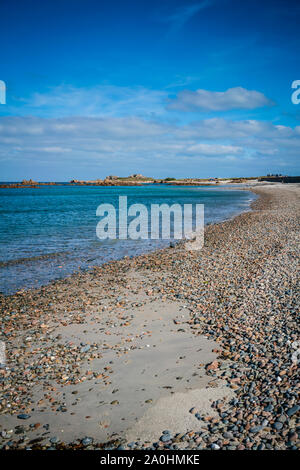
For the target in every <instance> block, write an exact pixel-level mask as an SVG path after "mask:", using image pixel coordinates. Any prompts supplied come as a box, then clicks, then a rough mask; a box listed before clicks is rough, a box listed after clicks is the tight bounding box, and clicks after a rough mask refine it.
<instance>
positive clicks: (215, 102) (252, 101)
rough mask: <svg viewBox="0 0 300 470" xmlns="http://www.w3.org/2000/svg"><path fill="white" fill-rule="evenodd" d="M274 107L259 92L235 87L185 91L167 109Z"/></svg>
mask: <svg viewBox="0 0 300 470" xmlns="http://www.w3.org/2000/svg"><path fill="white" fill-rule="evenodd" d="M273 105H274V102H273V101H272V100H270V99H269V98H267V97H266V96H265V95H263V93H261V92H259V91H256V90H246V89H245V88H243V87H235V88H229V89H228V90H226V91H209V90H196V91H191V90H183V91H180V92H179V93H178V95H177V97H176V98H174V99H172V100H170V101H169V104H168V106H167V107H168V109H174V110H177V111H203V110H208V111H227V110H231V109H255V108H260V107H262V106H273Z"/></svg>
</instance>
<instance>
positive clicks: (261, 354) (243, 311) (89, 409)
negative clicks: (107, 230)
mask: <svg viewBox="0 0 300 470" xmlns="http://www.w3.org/2000/svg"><path fill="white" fill-rule="evenodd" d="M246 188H247V189H249V188H250V189H252V191H254V192H255V193H256V194H258V195H259V196H260V197H259V198H258V199H257V200H256V201H255V202H254V203H253V204H252V211H250V212H246V213H243V214H241V215H239V216H237V217H235V218H234V219H232V220H228V221H226V222H223V223H220V224H214V225H209V226H207V227H206V229H205V246H204V248H203V249H202V250H200V251H187V250H186V249H185V246H184V242H181V243H179V244H178V245H176V246H175V247H173V248H171V247H170V248H167V249H163V250H160V251H156V252H154V253H150V254H146V255H142V256H138V257H136V258H131V259H129V258H124V259H123V260H120V261H115V262H110V263H107V264H105V265H103V266H101V267H96V268H94V269H93V270H92V271H90V272H82V273H80V274H74V275H72V276H70V277H68V278H66V279H63V280H59V281H55V282H52V283H51V284H49V285H47V286H45V287H43V288H40V289H37V290H30V291H24V292H23V291H22V292H19V293H16V294H15V295H12V296H6V297H5V296H1V298H0V301H1V331H0V333H1V334H0V340H1V341H3V342H4V343H5V346H6V364H5V365H2V366H1V368H0V380H1V388H2V393H1V401H0V448H2V449H65V448H72V449H82V448H84V449H94V448H105V449H112V448H120V449H129V448H131V449H144V448H146V449H155V448H162V449H163V448H166V449H186V448H187V449H216V450H217V449H229V450H234V449H238V450H243V449H287V448H288V449H300V439H299V436H300V406H299V364H298V359H300V342H299V341H300V335H299V317H297V316H299V217H300V184H269V185H268V184H265V185H264V184H260V185H251V184H247V185H246V186H245V189H246ZM297 341H298V344H297ZM297 351H298V352H299V354H298V352H297Z"/></svg>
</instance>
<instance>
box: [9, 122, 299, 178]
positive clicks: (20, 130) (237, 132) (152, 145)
mask: <svg viewBox="0 0 300 470" xmlns="http://www.w3.org/2000/svg"><path fill="white" fill-rule="evenodd" d="M299 153H300V135H299V129H298V128H296V129H292V128H289V127H285V126H277V125H273V124H272V123H266V122H261V121H254V120H249V121H230V120H226V119H220V118H218V119H216V118H214V119H206V120H202V121H198V122H197V123H193V124H189V125H185V126H179V125H176V124H163V123H159V122H156V121H150V120H145V119H141V118H137V117H132V118H128V117H126V118H125V117H124V118H116V117H106V118H102V117H101V118H96V117H95V118H87V117H74V118H73V117H67V118H62V119H52V118H48V119H45V118H38V117H23V118H20V117H3V118H0V159H1V160H2V161H8V160H10V161H11V162H13V163H14V164H19V163H20V162H22V161H23V162H24V161H28V162H30V161H31V162H32V163H31V165H32V167H33V168H34V167H35V166H36V165H38V164H42V163H43V162H49V161H50V162H51V161H52V162H56V163H57V164H64V165H65V167H68V166H69V165H71V166H70V171H71V168H73V167H75V168H76V167H77V166H78V165H82V164H83V163H84V164H85V165H88V166H89V167H90V168H93V167H94V166H95V165H96V167H97V168H98V169H99V167H101V168H103V172H104V174H106V173H108V172H107V167H108V166H109V165H112V164H115V165H116V166H117V168H118V167H119V165H121V164H122V163H123V164H124V165H125V166H124V167H126V168H131V169H132V170H133V171H134V170H136V171H138V169H140V168H141V167H143V165H145V166H147V167H149V168H150V171H151V168H152V170H156V171H159V168H160V166H166V165H167V166H168V168H169V167H170V168H173V167H174V168H176V165H177V164H179V165H180V164H182V165H183V166H184V165H186V162H187V161H188V160H192V161H193V162H194V163H193V165H195V161H199V162H200V161H203V159H207V160H208V161H214V162H215V165H217V167H218V166H220V165H223V164H225V163H226V162H227V163H228V164H230V162H232V165H233V164H235V165H236V164H238V165H239V167H240V165H242V164H243V162H245V161H246V160H249V159H251V161H252V162H253V164H254V165H259V164H260V162H262V161H266V165H268V168H270V169H272V168H273V165H274V164H275V162H276V161H282V160H283V161H286V164H287V165H294V164H295V162H296V163H297V161H298V159H299ZM275 159H276V160H275ZM73 171H74V173H73ZM98 171H99V170H98ZM148 171H149V170H148ZM70 176H74V177H80V176H81V175H80V174H77V173H76V172H75V170H72V174H71V175H70ZM92 176H95V177H97V176H99V177H100V175H99V173H97V172H96V173H95V171H94V169H93V170H92Z"/></svg>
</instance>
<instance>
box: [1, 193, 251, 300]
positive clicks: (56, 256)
mask: <svg viewBox="0 0 300 470" xmlns="http://www.w3.org/2000/svg"><path fill="white" fill-rule="evenodd" d="M218 189H220V190H221V191H226V190H227V191H232V190H234V191H239V190H240V191H248V192H249V197H251V196H250V193H251V194H252V195H253V194H254V193H253V191H251V188H248V187H245V186H242V187H233V188H232V187H225V188H218ZM252 202H253V200H251V199H249V201H248V204H247V207H245V208H242V207H240V208H239V209H237V208H235V209H234V212H233V209H232V210H231V211H230V209H229V208H227V211H228V212H229V214H227V213H226V214H224V215H223V218H222V219H221V220H216V221H215V222H208V223H207V224H205V226H208V225H214V224H220V223H223V222H226V221H227V220H232V219H234V218H235V217H237V216H238V215H240V214H242V213H245V212H248V211H250V210H251V204H252ZM229 207H231V206H229ZM233 207H234V204H233ZM230 212H232V213H231V214H230ZM119 241H120V240H117V242H119ZM147 241H148V242H151V239H148V240H147ZM186 241H187V240H186V239H182V240H178V241H173V240H170V243H171V244H174V243H175V244H177V243H185V242H186ZM158 242H160V244H161V245H162V243H164V242H166V243H164V245H165V246H159V245H158V244H157V245H158V246H153V247H151V248H150V247H149V246H148V245H144V246H142V247H137V249H136V253H133V254H129V255H128V254H125V253H126V251H125V253H124V248H123V253H124V254H123V253H122V252H120V249H119V254H117V255H116V256H115V257H114V254H110V255H108V258H107V257H106V260H105V261H103V260H101V257H98V260H97V262H98V264H94V265H93V264H92V263H90V265H89V266H87V264H89V263H88V261H87V260H85V259H83V258H81V260H80V262H79V263H80V264H77V265H76V267H75V266H74V265H75V264H76V261H75V257H74V255H73V254H72V251H71V250H69V251H67V252H62V251H59V252H52V253H45V254H39V255H35V256H32V257H28V258H17V259H10V260H7V261H1V262H0V270H1V269H6V268H12V267H15V268H16V269H19V268H21V266H26V265H28V268H29V269H30V263H35V262H39V261H42V262H44V261H45V262H48V261H49V262H51V260H53V263H54V264H53V267H52V266H50V265H49V266H48V267H47V266H46V268H43V266H40V267H39V266H38V265H35V264H32V269H33V270H34V272H35V276H34V278H31V279H24V283H23V284H22V285H21V286H20V282H19V280H18V282H17V283H16V284H15V286H14V287H12V286H10V287H7V288H6V289H5V286H3V288H2V291H0V294H2V295H4V296H11V295H14V294H15V293H17V292H23V291H28V290H39V289H41V288H43V287H46V286H47V285H49V284H51V283H52V282H55V281H58V280H63V279H65V278H67V277H71V276H73V275H77V274H78V272H80V270H83V271H84V272H87V271H92V270H93V269H94V268H95V267H99V266H101V265H104V264H107V263H111V262H115V261H120V260H122V259H123V258H124V257H125V258H126V256H130V257H137V256H140V255H142V256H143V254H148V253H156V252H158V251H160V250H164V249H165V248H167V247H168V246H169V243H167V241H166V240H164V241H163V240H158ZM154 243H155V241H154ZM106 248H107V247H106ZM104 250H105V247H104ZM117 252H118V248H117V249H116V253H117ZM127 253H128V250H127ZM70 256H71V257H70ZM72 256H73V261H72ZM90 256H93V257H94V256H96V254H95V253H94V254H93V253H90ZM109 256H110V259H109ZM104 259H105V257H104ZM100 260H101V261H100ZM55 262H57V265H61V266H59V269H58V268H57V267H56V266H55ZM68 263H69V264H70V266H69V267H67V266H66V269H65V272H63V274H62V272H60V268H64V267H65V266H64V265H65V264H66V265H68ZM47 270H48V272H51V273H52V270H53V272H55V274H52V276H49V277H48V280H47V275H46V276H45V275H44V273H43V271H45V272H46V271H47ZM39 274H40V279H39ZM1 277H2V278H3V279H5V277H6V275H5V272H4V273H1ZM8 277H10V278H13V277H14V276H13V273H11V272H10V273H8ZM34 283H35V284H36V285H34Z"/></svg>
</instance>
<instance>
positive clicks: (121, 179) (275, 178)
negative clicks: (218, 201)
mask: <svg viewBox="0 0 300 470" xmlns="http://www.w3.org/2000/svg"><path fill="white" fill-rule="evenodd" d="M262 182H268V183H300V176H285V175H278V174H275V175H273V174H272V175H267V176H251V177H235V178H173V177H168V178H153V177H148V176H143V175H141V174H140V173H136V174H132V175H129V176H116V175H109V176H106V177H105V178H104V179H95V180H78V179H72V180H71V181H69V182H67V183H58V182H37V181H34V180H32V179H29V180H26V179H24V180H22V181H21V182H15V183H0V189H1V188H2V189H3V188H38V187H40V186H49V185H53V186H55V185H56V186H59V185H65V184H68V185H71V186H142V185H144V184H169V185H176V186H210V185H220V184H246V183H252V184H253V183H262Z"/></svg>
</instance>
